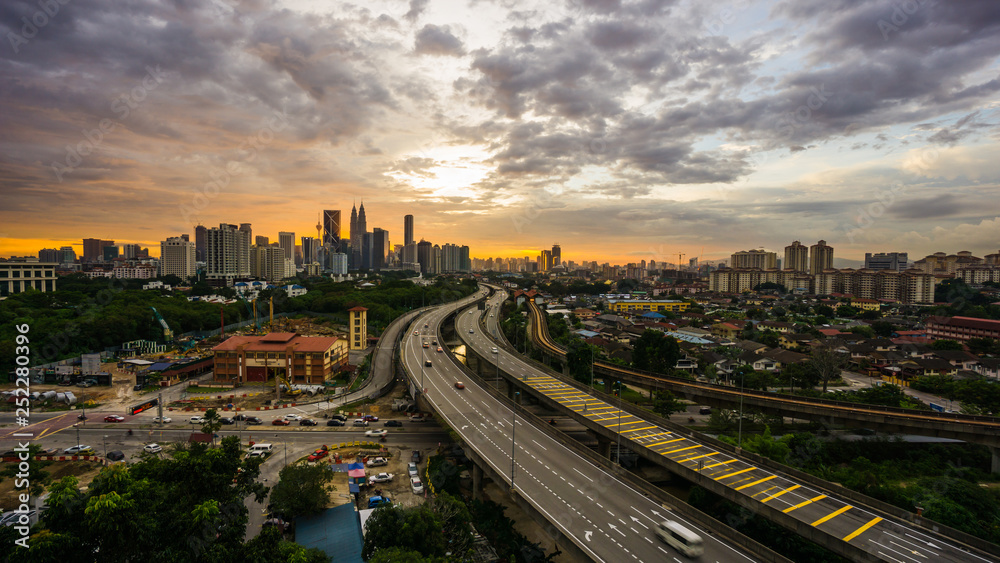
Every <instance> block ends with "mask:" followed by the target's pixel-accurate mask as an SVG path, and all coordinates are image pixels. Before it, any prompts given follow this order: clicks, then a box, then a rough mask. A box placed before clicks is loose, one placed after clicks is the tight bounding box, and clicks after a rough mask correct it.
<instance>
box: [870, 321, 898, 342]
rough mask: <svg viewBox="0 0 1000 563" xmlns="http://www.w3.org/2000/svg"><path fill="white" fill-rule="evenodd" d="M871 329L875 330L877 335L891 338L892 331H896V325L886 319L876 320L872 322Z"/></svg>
mask: <svg viewBox="0 0 1000 563" xmlns="http://www.w3.org/2000/svg"><path fill="white" fill-rule="evenodd" d="M871 329H872V331H873V332H875V335H876V336H880V337H882V338H889V337H890V336H892V333H893V332H895V331H896V327H895V326H893V325H892V323H889V322H886V321H875V322H873V323H872V324H871Z"/></svg>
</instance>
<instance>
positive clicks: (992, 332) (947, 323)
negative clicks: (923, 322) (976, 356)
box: [927, 317, 1000, 342]
mask: <svg viewBox="0 0 1000 563" xmlns="http://www.w3.org/2000/svg"><path fill="white" fill-rule="evenodd" d="M927 336H928V338H932V339H937V340H957V341H959V342H965V341H967V340H970V339H972V338H992V339H994V340H1000V321H993V320H988V319H974V318H971V317H929V318H928V319H927Z"/></svg>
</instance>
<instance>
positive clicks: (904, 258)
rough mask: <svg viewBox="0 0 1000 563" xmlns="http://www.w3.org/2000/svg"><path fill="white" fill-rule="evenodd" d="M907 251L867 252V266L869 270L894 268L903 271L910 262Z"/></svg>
mask: <svg viewBox="0 0 1000 563" xmlns="http://www.w3.org/2000/svg"><path fill="white" fill-rule="evenodd" d="M909 261H910V260H909V257H908V255H907V253H906V252H879V253H877V254H872V253H871V252H866V253H865V268H867V269H869V270H894V271H897V272H902V271H903V270H905V269H906V265H907V264H908V263H909Z"/></svg>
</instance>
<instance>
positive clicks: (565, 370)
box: [560, 362, 569, 377]
mask: <svg viewBox="0 0 1000 563" xmlns="http://www.w3.org/2000/svg"><path fill="white" fill-rule="evenodd" d="M560 367H561V368H562V374H563V375H565V376H566V377H569V362H562V364H561V365H560Z"/></svg>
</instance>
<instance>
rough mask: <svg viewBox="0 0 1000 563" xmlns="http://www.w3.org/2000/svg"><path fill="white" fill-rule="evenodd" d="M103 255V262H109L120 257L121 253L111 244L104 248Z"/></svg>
mask: <svg viewBox="0 0 1000 563" xmlns="http://www.w3.org/2000/svg"><path fill="white" fill-rule="evenodd" d="M103 255H104V262H111V261H112V260H114V259H115V258H118V257H119V256H120V255H121V252H120V251H119V248H118V245H115V244H112V245H108V246H105V247H104V249H103Z"/></svg>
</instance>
